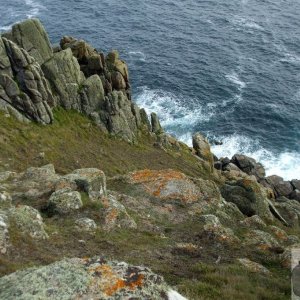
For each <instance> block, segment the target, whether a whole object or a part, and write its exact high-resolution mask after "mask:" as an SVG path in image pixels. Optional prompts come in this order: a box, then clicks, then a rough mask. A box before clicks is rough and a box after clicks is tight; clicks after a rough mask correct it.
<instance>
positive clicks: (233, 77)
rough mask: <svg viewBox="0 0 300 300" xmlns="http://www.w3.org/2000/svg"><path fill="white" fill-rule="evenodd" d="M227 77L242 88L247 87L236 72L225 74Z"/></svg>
mask: <svg viewBox="0 0 300 300" xmlns="http://www.w3.org/2000/svg"><path fill="white" fill-rule="evenodd" d="M225 77H226V79H227V80H229V81H231V82H232V83H234V84H235V85H236V86H237V87H238V88H239V89H240V90H241V89H244V88H245V87H246V83H245V82H244V81H242V80H241V79H240V77H239V75H238V74H237V73H236V72H232V73H230V74H227V75H225Z"/></svg>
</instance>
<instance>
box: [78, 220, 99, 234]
mask: <svg viewBox="0 0 300 300" xmlns="http://www.w3.org/2000/svg"><path fill="white" fill-rule="evenodd" d="M75 224H76V227H77V228H78V230H79V231H87V232H93V231H95V230H96V229H97V224H96V223H95V221H94V220H92V219H89V218H80V219H78V220H76V221H75Z"/></svg>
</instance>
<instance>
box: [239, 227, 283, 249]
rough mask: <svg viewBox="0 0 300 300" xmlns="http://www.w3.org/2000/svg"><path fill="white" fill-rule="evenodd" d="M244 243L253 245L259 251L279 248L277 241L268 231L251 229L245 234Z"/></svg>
mask: <svg viewBox="0 0 300 300" xmlns="http://www.w3.org/2000/svg"><path fill="white" fill-rule="evenodd" d="M245 243H246V245H248V246H249V247H252V246H255V247H256V248H257V249H259V250H261V251H276V250H277V249H279V248H280V245H279V243H278V241H277V240H276V239H275V238H274V237H273V236H272V235H271V234H270V233H268V232H265V231H262V230H256V229H255V230H251V231H250V232H249V233H248V234H247V235H246V241H245Z"/></svg>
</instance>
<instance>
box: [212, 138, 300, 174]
mask: <svg viewBox="0 0 300 300" xmlns="http://www.w3.org/2000/svg"><path fill="white" fill-rule="evenodd" d="M217 140H221V141H222V142H223V145H214V146H212V151H213V153H214V154H215V155H216V156H218V157H225V156H227V157H229V158H231V157H232V156H233V155H234V154H236V153H242V154H245V155H248V156H250V157H253V158H254V159H256V160H257V161H259V162H261V163H262V164H263V165H264V167H265V168H266V173H267V176H269V175H274V174H276V175H279V176H281V177H283V178H284V179H285V180H291V179H295V178H299V177H300V153H297V152H283V153H280V154H276V153H273V152H271V151H269V150H266V149H264V148H263V147H262V146H261V145H260V143H259V141H257V140H252V139H250V138H248V137H245V136H241V135H232V136H229V137H224V138H222V137H218V138H217Z"/></svg>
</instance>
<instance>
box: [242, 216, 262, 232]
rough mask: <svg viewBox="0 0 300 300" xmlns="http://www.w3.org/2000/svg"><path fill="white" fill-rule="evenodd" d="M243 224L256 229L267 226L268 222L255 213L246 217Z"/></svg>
mask: <svg viewBox="0 0 300 300" xmlns="http://www.w3.org/2000/svg"><path fill="white" fill-rule="evenodd" d="M241 224H242V225H244V226H246V227H248V228H252V229H253V228H255V229H260V228H266V227H267V225H266V223H265V222H264V221H263V220H262V219H261V218H260V217H259V216H257V215H254V216H252V217H248V218H245V220H243V221H242V222H241Z"/></svg>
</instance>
